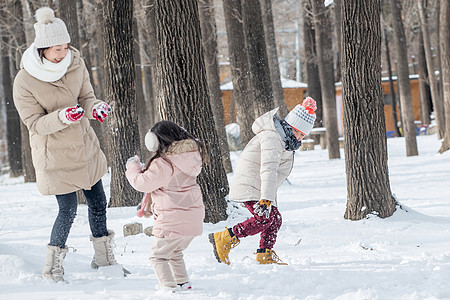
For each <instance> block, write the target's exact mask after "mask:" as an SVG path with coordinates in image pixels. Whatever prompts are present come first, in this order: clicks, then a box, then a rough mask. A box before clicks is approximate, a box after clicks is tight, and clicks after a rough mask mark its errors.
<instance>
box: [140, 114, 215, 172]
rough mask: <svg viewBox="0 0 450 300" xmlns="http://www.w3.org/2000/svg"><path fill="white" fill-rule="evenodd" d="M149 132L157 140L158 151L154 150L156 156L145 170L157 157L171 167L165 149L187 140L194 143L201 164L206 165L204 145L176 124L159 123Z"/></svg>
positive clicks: (170, 122)
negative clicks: (174, 143)
mask: <svg viewBox="0 0 450 300" xmlns="http://www.w3.org/2000/svg"><path fill="white" fill-rule="evenodd" d="M150 131H151V132H153V133H154V134H155V135H156V137H157V138H158V142H159V146H158V150H156V154H155V155H154V156H153V157H152V158H150V160H149V161H148V162H147V165H146V166H145V169H148V167H149V166H150V165H151V163H152V161H153V160H154V159H156V158H158V157H161V158H162V159H164V160H165V161H167V162H168V163H169V164H170V165H172V163H171V162H170V161H169V159H168V158H167V157H166V155H165V153H166V151H167V148H169V146H170V145H172V143H173V142H177V141H181V140H187V139H191V140H193V141H195V143H196V144H197V146H198V151H199V152H200V156H201V158H202V163H207V161H208V153H207V152H206V147H205V144H204V143H203V142H201V141H199V140H197V139H196V138H195V137H194V136H192V135H191V134H190V133H189V132H187V131H186V129H184V128H182V127H180V126H179V125H178V124H176V123H174V122H172V121H159V122H158V123H156V124H155V125H154V126H153V127H152V128H151V129H150Z"/></svg>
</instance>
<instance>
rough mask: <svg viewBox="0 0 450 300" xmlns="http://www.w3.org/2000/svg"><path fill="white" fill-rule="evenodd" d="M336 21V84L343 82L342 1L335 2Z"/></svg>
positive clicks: (335, 0) (336, 0)
mask: <svg viewBox="0 0 450 300" xmlns="http://www.w3.org/2000/svg"><path fill="white" fill-rule="evenodd" d="M333 2H334V19H335V28H336V29H335V34H336V42H337V47H336V68H335V70H334V74H335V75H334V82H340V81H341V0H334V1H333Z"/></svg>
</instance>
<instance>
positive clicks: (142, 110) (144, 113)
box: [133, 17, 151, 157]
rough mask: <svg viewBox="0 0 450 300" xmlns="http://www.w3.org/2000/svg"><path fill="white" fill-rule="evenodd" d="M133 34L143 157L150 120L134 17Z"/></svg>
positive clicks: (145, 151)
mask: <svg viewBox="0 0 450 300" xmlns="http://www.w3.org/2000/svg"><path fill="white" fill-rule="evenodd" d="M133 32H134V49H135V50H134V62H135V74H136V77H135V78H136V106H137V107H138V110H137V114H138V120H139V122H138V127H139V136H141V137H142V138H141V140H140V143H141V153H140V157H144V155H145V154H146V153H147V150H146V148H145V139H144V138H143V137H145V135H146V134H147V131H148V130H149V129H150V128H151V123H150V118H149V117H148V116H149V113H148V109H147V103H146V102H145V97H144V87H143V82H142V68H141V65H142V64H141V54H140V47H139V44H140V43H139V33H138V25H137V19H136V17H134V18H133Z"/></svg>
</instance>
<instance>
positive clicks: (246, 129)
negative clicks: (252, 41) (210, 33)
mask: <svg viewBox="0 0 450 300" xmlns="http://www.w3.org/2000/svg"><path fill="white" fill-rule="evenodd" d="M222 2H223V13H224V16H225V25H226V28H227V43H228V52H229V54H230V62H231V74H232V77H233V100H234V103H235V105H236V115H237V122H238V124H239V127H240V130H241V143H242V146H245V145H247V143H248V142H249V141H250V139H251V138H252V137H253V135H254V134H253V132H252V124H253V122H254V121H255V114H254V113H253V111H254V105H253V102H254V101H253V93H252V92H251V87H250V75H249V74H250V67H249V62H248V59H247V49H246V47H245V37H244V28H243V25H242V4H241V0H223V1H222Z"/></svg>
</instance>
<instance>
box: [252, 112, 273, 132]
mask: <svg viewBox="0 0 450 300" xmlns="http://www.w3.org/2000/svg"><path fill="white" fill-rule="evenodd" d="M277 112H278V107H277V108H274V109H272V110H271V111H268V112H266V113H265V114H263V115H262V116H260V117H259V118H257V119H256V120H255V122H253V125H252V131H253V133H254V134H258V133H260V132H261V131H263V130H272V131H276V129H275V124H274V123H273V116H274V115H275V114H276V113H277Z"/></svg>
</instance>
